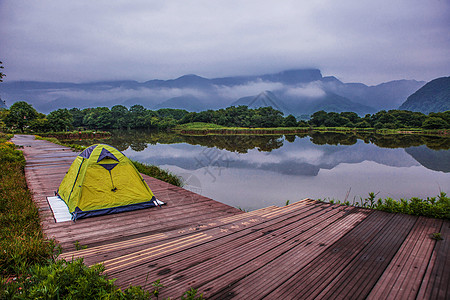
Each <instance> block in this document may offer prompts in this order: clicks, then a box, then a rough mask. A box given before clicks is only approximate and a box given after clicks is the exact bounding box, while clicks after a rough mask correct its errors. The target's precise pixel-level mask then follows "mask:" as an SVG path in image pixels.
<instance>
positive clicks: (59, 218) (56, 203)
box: [47, 196, 72, 223]
mask: <svg viewBox="0 0 450 300" xmlns="http://www.w3.org/2000/svg"><path fill="white" fill-rule="evenodd" d="M47 201H48V204H50V208H51V209H52V212H53V217H55V221H56V223H59V222H67V221H70V220H72V214H71V213H70V212H69V208H68V207H67V205H66V202H64V200H63V199H61V198H60V197H59V196H54V197H47Z"/></svg>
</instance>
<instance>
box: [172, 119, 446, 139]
mask: <svg viewBox="0 0 450 300" xmlns="http://www.w3.org/2000/svg"><path fill="white" fill-rule="evenodd" d="M173 130H174V131H175V132H177V133H180V134H186V135H227V134H230V135H235V134H249V135H255V134H256V135H260V134H264V135H266V134H269V135H270V134H296V133H308V132H341V133H350V132H351V133H377V134H386V135H389V134H427V135H437V136H442V135H448V134H449V131H448V130H445V129H435V130H425V129H421V128H400V129H375V128H349V127H273V128H249V127H225V126H221V125H216V124H211V123H203V122H194V123H187V124H182V125H177V126H176V127H175V128H174V129H173Z"/></svg>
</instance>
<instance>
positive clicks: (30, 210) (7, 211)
mask: <svg viewBox="0 0 450 300" xmlns="http://www.w3.org/2000/svg"><path fill="white" fill-rule="evenodd" d="M10 137H11V136H8V135H5V134H2V133H0V165H1V166H2V171H1V172H0V249H1V250H2V251H0V270H1V271H0V272H1V273H2V275H5V274H17V273H20V272H22V271H23V270H24V269H26V268H27V267H28V266H30V265H32V264H35V263H43V262H45V261H46V260H47V259H49V258H50V257H51V256H52V254H53V250H54V246H55V244H54V242H53V241H52V240H46V239H44V236H43V234H42V230H41V225H40V221H39V214H38V209H37V207H36V205H35V204H34V202H33V200H32V197H31V193H30V191H29V190H28V187H27V184H26V180H25V175H24V166H25V159H24V157H23V154H22V152H21V151H19V150H16V149H15V145H14V144H12V143H10V142H7V139H9V138H10Z"/></svg>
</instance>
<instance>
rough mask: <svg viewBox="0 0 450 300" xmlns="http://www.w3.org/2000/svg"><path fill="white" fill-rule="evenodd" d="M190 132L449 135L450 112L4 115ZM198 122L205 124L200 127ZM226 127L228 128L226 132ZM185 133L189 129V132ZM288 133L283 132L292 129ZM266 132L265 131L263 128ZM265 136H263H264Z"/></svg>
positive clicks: (24, 127)
mask: <svg viewBox="0 0 450 300" xmlns="http://www.w3.org/2000/svg"><path fill="white" fill-rule="evenodd" d="M190 123H193V124H194V125H190V127H189V130H210V131H212V130H223V129H225V128H227V129H228V128H233V130H234V131H239V132H240V133H244V132H245V130H244V129H243V128H247V129H249V128H251V129H259V130H260V129H261V128H266V129H268V128H270V129H271V130H272V129H278V128H283V129H284V128H287V129H289V130H293V131H298V130H303V128H309V130H332V131H337V130H341V131H342V130H358V131H374V130H375V131H377V132H383V131H389V130H393V131H391V132H390V133H395V132H398V131H400V132H403V133H418V132H422V133H423V132H424V131H428V130H432V132H433V133H438V134H447V133H448V129H450V111H446V112H438V113H430V114H428V115H425V114H423V113H420V112H411V111H405V110H389V111H385V110H382V111H379V112H377V113H375V114H367V115H365V116H364V117H361V116H359V115H358V114H356V113H354V112H341V113H336V112H325V111H323V110H322V111H318V112H315V113H313V114H312V115H311V116H310V118H309V120H297V119H296V118H295V117H294V116H293V115H288V116H284V115H283V113H282V112H280V111H278V110H275V109H273V108H272V107H260V108H255V109H251V108H248V107H247V106H237V107H235V106H231V107H227V108H223V109H218V110H205V111H202V112H188V111H186V110H182V109H171V108H163V109H159V110H150V109H147V108H145V107H143V106H142V105H138V104H137V105H133V106H131V107H130V108H129V109H128V108H127V107H125V106H123V105H115V106H113V107H111V108H108V107H96V108H85V109H78V108H72V109H57V110H55V111H52V112H50V113H49V114H48V115H45V114H42V113H38V112H37V111H36V110H35V109H34V108H33V107H32V105H30V104H28V103H26V102H24V101H19V102H16V103H14V104H13V105H12V106H11V107H10V108H9V109H4V110H1V111H0V127H1V128H0V129H2V130H3V131H5V130H7V131H10V132H34V133H43V132H62V131H68V130H73V129H76V130H79V129H89V130H112V129H172V128H176V126H180V125H182V124H190ZM198 124H209V125H204V127H203V128H200V127H199V126H198ZM224 127H225V128H224ZM185 129H186V128H185ZM287 129H284V130H287ZM436 130H438V131H436ZM260 131H261V132H262V133H263V130H260ZM262 133H261V134H262Z"/></svg>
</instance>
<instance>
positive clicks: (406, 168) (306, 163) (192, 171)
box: [91, 131, 450, 209]
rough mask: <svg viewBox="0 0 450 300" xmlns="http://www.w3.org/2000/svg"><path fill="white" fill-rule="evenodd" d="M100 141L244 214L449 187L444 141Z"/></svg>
mask: <svg viewBox="0 0 450 300" xmlns="http://www.w3.org/2000/svg"><path fill="white" fill-rule="evenodd" d="M94 142H95V141H91V143H94ZM100 142H105V143H108V144H110V145H112V146H115V147H116V148H118V149H119V150H121V151H124V154H125V155H127V156H128V157H130V158H131V159H134V160H138V161H141V162H144V163H149V164H154V165H158V166H161V167H163V168H166V169H168V170H170V171H172V172H173V173H175V174H177V175H179V176H182V177H183V179H184V180H185V188H187V189H190V190H192V191H194V192H198V193H200V194H203V195H205V196H207V197H211V198H213V199H215V200H218V201H221V202H224V203H226V204H229V205H232V206H239V207H241V208H244V209H257V208H261V207H265V206H268V205H284V203H285V202H286V200H290V201H291V202H294V201H297V200H300V199H303V198H306V197H309V198H314V199H319V198H320V199H340V200H344V199H345V198H346V197H347V200H350V201H352V200H356V201H358V200H359V199H360V197H363V198H364V197H366V196H367V194H368V193H369V192H375V193H377V192H379V194H378V196H379V197H383V198H384V197H392V198H394V199H400V198H410V197H428V196H429V197H431V196H436V195H438V193H439V192H440V191H444V192H449V188H450V174H448V173H449V172H450V150H449V148H450V139H449V138H439V137H437V138H436V137H429V136H428V137H427V136H417V135H389V136H379V135H374V134H365V135H361V134H343V133H331V134H330V133H315V134H312V135H307V134H304V135H288V136H282V135H264V136H246V135H235V136H218V135H217V136H214V135H211V136H181V135H177V134H174V133H165V132H143V131H118V132H114V133H113V137H112V138H111V139H109V140H106V141H100ZM347 195H348V196H347Z"/></svg>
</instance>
